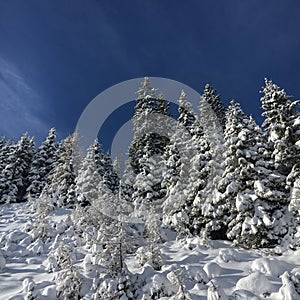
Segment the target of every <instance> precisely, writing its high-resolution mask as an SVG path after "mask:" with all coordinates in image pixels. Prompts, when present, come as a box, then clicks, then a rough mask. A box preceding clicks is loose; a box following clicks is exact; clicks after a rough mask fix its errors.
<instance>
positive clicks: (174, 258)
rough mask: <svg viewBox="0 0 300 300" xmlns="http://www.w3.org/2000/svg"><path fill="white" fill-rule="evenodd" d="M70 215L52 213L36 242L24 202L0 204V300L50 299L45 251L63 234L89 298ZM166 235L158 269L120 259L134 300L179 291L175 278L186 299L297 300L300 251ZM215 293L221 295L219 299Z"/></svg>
mask: <svg viewBox="0 0 300 300" xmlns="http://www.w3.org/2000/svg"><path fill="white" fill-rule="evenodd" d="M70 214H71V210H67V209H58V210H56V211H54V212H52V213H51V215H50V219H51V224H52V228H53V230H54V231H56V232H55V236H56V238H54V239H51V242H50V241H43V242H42V240H41V239H35V238H34V227H35V225H34V224H35V222H36V215H35V214H33V213H32V212H31V210H30V209H29V208H28V206H27V204H5V205H1V206H0V299H1V300H2V299H3V300H8V299H15V300H16V299H35V298H30V297H29V295H33V296H32V297H34V296H36V297H37V298H36V299H56V288H57V287H56V286H57V285H58V282H57V278H58V273H59V271H57V270H55V268H54V270H53V272H49V271H50V265H51V262H49V252H50V251H51V248H55V247H56V244H57V239H58V238H57V236H65V238H64V240H65V242H66V243H67V242H68V243H69V244H70V245H71V246H72V247H76V251H75V252H74V253H75V254H74V260H75V261H74V265H76V266H78V270H79V272H80V273H81V274H82V277H83V278H84V284H83V285H82V293H83V294H85V295H86V296H85V297H84V299H91V298H89V296H88V290H89V289H90V288H91V286H92V284H93V280H92V275H91V274H93V273H91V272H88V264H89V263H90V262H89V261H88V259H87V258H86V257H87V256H86V255H87V253H88V252H89V250H88V249H87V247H86V246H85V245H82V244H81V243H80V241H79V240H78V237H76V235H75V234H74V232H73V231H72V230H73V229H72V226H71V225H70V224H69V223H70V219H68V216H69V215H70ZM57 233H58V234H57ZM168 236H169V237H170V240H169V241H167V242H165V243H164V244H163V245H162V248H161V251H162V258H163V266H162V268H161V270H159V271H157V270H154V269H153V268H152V267H151V266H150V265H145V266H144V267H138V266H137V263H136V256H135V254H128V255H127V257H126V264H127V266H128V269H129V270H130V271H131V273H133V274H138V277H139V278H142V279H143V280H140V282H143V286H141V291H140V293H139V294H140V296H139V297H140V299H141V298H142V294H143V291H146V290H147V289H152V290H153V289H157V290H163V289H165V290H171V292H170V295H171V294H172V291H173V294H174V295H175V294H176V293H177V290H178V289H179V287H180V284H178V280H177V279H178V278H180V283H181V285H182V287H183V289H184V292H186V294H187V295H188V294H189V295H190V298H191V299H210V300H212V299H274V300H276V299H285V300H286V299H292V300H297V299H300V296H299V294H298V293H297V292H296V290H295V289H297V286H296V287H295V284H292V282H293V281H294V282H296V281H297V280H299V278H300V250H298V251H292V250H289V251H287V252H285V253H283V255H280V256H275V255H272V252H271V251H268V250H260V251H258V250H255V251H254V250H252V251H246V250H243V249H237V248H235V247H233V246H232V245H231V243H230V242H225V241H212V242H209V243H208V244H207V245H203V241H201V239H200V238H197V237H195V238H187V239H178V240H176V239H175V234H173V236H172V234H169V235H168ZM176 278H177V279H176ZM291 278H292V280H291ZM176 280H177V281H176ZM298 288H299V289H300V287H299V286H298ZM176 289H177V290H176ZM298 292H299V291H298ZM217 294H219V295H222V294H223V298H218V296H216V295H217ZM26 297H27V298H26ZM159 297H160V296H156V298H149V299H171V296H165V297H164V298H163V297H161V298H159ZM123 299H125V298H123ZM138 299H139V298H138ZM144 299H148V298H144ZM172 299H184V298H180V297H178V298H172ZM186 299H188V298H186Z"/></svg>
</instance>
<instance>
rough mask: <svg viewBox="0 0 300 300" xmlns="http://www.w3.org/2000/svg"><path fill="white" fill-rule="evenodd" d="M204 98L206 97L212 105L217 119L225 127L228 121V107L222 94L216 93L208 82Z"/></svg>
mask: <svg viewBox="0 0 300 300" xmlns="http://www.w3.org/2000/svg"><path fill="white" fill-rule="evenodd" d="M202 99H204V100H205V101H206V102H207V103H208V104H209V105H210V107H211V108H212V110H213V111H214V113H215V114H216V116H217V120H218V121H219V123H220V125H221V126H222V128H223V129H224V128H225V122H226V120H225V119H226V116H225V115H226V107H225V106H224V104H223V103H222V101H221V98H220V95H216V90H214V89H213V88H212V87H211V86H210V85H209V84H206V85H205V88H204V93H203V95H202Z"/></svg>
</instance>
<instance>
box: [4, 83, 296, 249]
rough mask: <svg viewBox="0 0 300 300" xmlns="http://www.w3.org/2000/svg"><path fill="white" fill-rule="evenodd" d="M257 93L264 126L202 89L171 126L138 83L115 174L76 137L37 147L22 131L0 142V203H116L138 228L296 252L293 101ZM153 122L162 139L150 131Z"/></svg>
mask: <svg viewBox="0 0 300 300" xmlns="http://www.w3.org/2000/svg"><path fill="white" fill-rule="evenodd" d="M261 92H262V97H261V99H260V100H261V106H262V110H263V113H262V115H263V117H264V122H263V124H262V126H259V125H258V124H257V123H256V122H255V120H254V119H253V118H252V117H251V116H248V115H246V114H245V113H244V112H243V110H242V107H241V106H240V104H239V103H238V102H235V101H231V102H230V105H229V106H228V107H225V106H224V104H223V103H222V101H221V98H220V95H218V94H217V92H216V91H215V90H214V89H213V88H212V87H211V86H209V85H206V86H205V89H204V92H203V94H202V96H201V99H200V103H199V112H198V113H196V112H195V111H194V110H193V107H192V105H191V103H190V102H189V101H188V96H187V95H186V94H185V92H184V91H182V93H181V95H179V99H178V107H179V117H178V118H177V120H176V124H174V122H170V119H172V116H171V115H170V113H169V110H168V109H169V102H168V101H166V100H165V99H164V97H163V96H162V95H161V94H160V95H157V92H156V90H155V89H154V88H152V87H151V84H150V81H149V79H148V78H145V80H144V82H143V83H142V84H141V86H140V88H139V90H138V98H137V100H136V107H135V114H134V117H133V124H134V138H133V141H132V143H131V145H130V147H129V158H128V161H127V163H126V168H125V171H124V172H123V173H122V174H121V172H120V167H119V166H118V162H117V161H115V162H112V160H111V157H110V155H109V154H107V153H104V151H103V150H102V148H101V145H100V143H99V142H98V140H95V141H94V143H93V144H92V145H91V146H90V147H89V149H88V150H87V153H86V155H84V154H83V153H82V151H81V150H80V148H79V146H78V138H79V137H78V136H77V134H76V133H75V134H73V135H71V136H69V137H67V138H66V139H64V140H63V141H60V142H59V141H57V139H56V132H55V129H54V128H52V129H50V131H49V134H48V136H47V138H46V139H45V141H44V142H43V143H42V144H41V145H40V146H39V147H38V148H37V149H36V147H35V143H34V138H33V137H30V136H29V135H28V134H27V133H25V134H24V135H23V136H22V137H21V139H20V140H19V141H17V142H13V141H9V140H6V139H5V138H4V137H3V138H2V139H1V140H0V203H12V202H22V201H33V202H34V201H38V199H42V200H43V201H46V202H47V203H48V204H49V205H52V206H53V207H64V206H65V207H69V208H78V207H80V209H81V210H83V211H84V210H88V209H89V207H91V206H93V205H94V206H95V205H96V206H98V207H100V206H101V207H106V209H107V206H108V205H109V204H110V203H118V205H119V209H120V210H126V214H127V216H128V219H130V218H132V219H134V218H138V219H139V220H142V221H145V222H146V220H147V217H148V215H149V212H151V214H152V216H154V215H155V216H157V222H160V224H161V226H165V227H168V228H171V229H174V230H176V231H177V232H178V233H179V234H181V235H201V236H203V237H205V238H210V239H228V240H231V241H233V242H234V243H236V244H237V245H239V246H242V247H245V248H260V247H275V246H277V245H280V244H281V245H282V244H284V243H285V244H287V245H289V246H290V247H294V248H295V247H299V245H300V242H299V232H297V226H298V225H299V222H300V215H299V212H300V177H299V174H300V160H299V155H300V151H299V149H300V140H299V137H300V114H299V110H298V107H299V105H300V101H292V98H291V97H290V96H289V95H287V94H286V92H285V90H283V89H281V88H280V87H279V86H277V85H276V84H274V83H273V82H272V81H271V80H268V79H266V80H265V86H264V87H263V88H262V91H261ZM152 115H155V117H156V119H155V126H156V128H164V130H165V131H164V132H165V134H164V135H162V134H159V133H158V132H153V131H152V130H150V129H151V126H150V125H151V124H150V125H149V122H150V123H151V118H149V116H152ZM148 119H149V120H150V121H149V122H147V120H148ZM149 128H150V129H149ZM107 211H109V209H107ZM106 213H107V214H109V213H108V212H106Z"/></svg>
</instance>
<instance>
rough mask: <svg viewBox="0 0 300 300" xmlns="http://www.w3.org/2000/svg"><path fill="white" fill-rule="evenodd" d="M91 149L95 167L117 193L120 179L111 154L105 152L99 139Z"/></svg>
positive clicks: (109, 186)
mask: <svg viewBox="0 0 300 300" xmlns="http://www.w3.org/2000/svg"><path fill="white" fill-rule="evenodd" d="M90 151H93V153H94V154H93V155H94V159H95V164H96V166H95V167H96V170H97V173H98V174H99V176H100V179H101V180H103V181H104V182H105V184H106V185H107V187H108V188H109V189H110V190H111V191H112V192H114V193H116V192H117V191H118V188H119V181H120V179H119V176H118V174H117V172H116V171H115V170H114V167H113V164H112V161H111V157H110V155H109V154H105V153H104V151H103V150H102V147H101V145H100V143H99V141H98V140H97V139H96V140H95V141H94V143H93V144H92V146H91V149H90Z"/></svg>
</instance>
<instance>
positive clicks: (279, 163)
mask: <svg viewBox="0 0 300 300" xmlns="http://www.w3.org/2000/svg"><path fill="white" fill-rule="evenodd" d="M262 93H263V94H264V96H263V97H262V98H261V103H262V108H263V110H264V112H263V114H262V115H263V116H264V117H265V121H264V123H263V125H262V126H263V127H264V129H265V132H266V135H267V138H268V142H269V147H270V151H271V158H272V160H273V161H274V166H275V168H276V170H278V171H279V172H280V173H281V174H283V175H284V176H287V175H288V174H289V173H290V171H291V170H292V167H293V166H294V164H295V163H296V162H297V161H298V160H299V158H300V150H299V145H298V144H297V142H298V141H299V137H300V133H299V128H300V121H299V120H300V114H299V112H298V111H297V109H296V107H297V105H299V101H296V102H292V101H291V98H292V97H291V96H288V95H287V94H286V92H285V91H284V90H283V89H280V88H279V86H277V85H276V84H274V83H273V82H272V81H271V80H268V79H265V87H264V88H263V90H262Z"/></svg>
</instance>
